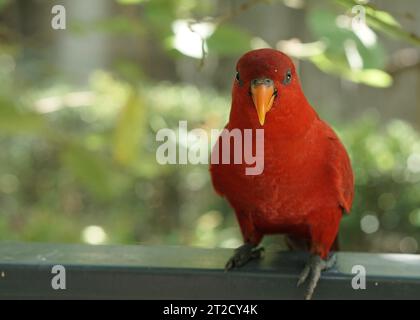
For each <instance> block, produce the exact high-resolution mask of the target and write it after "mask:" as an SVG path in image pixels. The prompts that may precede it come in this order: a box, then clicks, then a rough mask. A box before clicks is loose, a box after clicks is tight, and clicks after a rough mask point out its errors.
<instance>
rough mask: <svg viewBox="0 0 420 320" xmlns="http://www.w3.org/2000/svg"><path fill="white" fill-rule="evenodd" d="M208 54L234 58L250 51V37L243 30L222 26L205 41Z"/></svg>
mask: <svg viewBox="0 0 420 320" xmlns="http://www.w3.org/2000/svg"><path fill="white" fill-rule="evenodd" d="M207 45H208V47H209V51H210V52H215V53H217V54H220V55H227V56H230V55H232V56H235V55H238V54H242V53H244V52H246V51H248V50H250V49H251V36H250V35H249V34H247V33H246V32H244V31H243V30H241V29H239V28H237V27H233V26H231V25H227V24H223V25H221V26H219V27H218V28H217V29H216V31H215V32H214V33H213V34H212V35H211V36H210V37H209V38H208V39H207Z"/></svg>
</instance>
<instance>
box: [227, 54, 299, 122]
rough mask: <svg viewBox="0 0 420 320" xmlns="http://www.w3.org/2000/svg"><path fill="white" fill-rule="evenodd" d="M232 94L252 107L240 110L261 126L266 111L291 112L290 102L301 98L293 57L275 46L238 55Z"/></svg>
mask: <svg viewBox="0 0 420 320" xmlns="http://www.w3.org/2000/svg"><path fill="white" fill-rule="evenodd" d="M232 96H233V99H234V100H235V98H236V99H240V103H239V104H240V105H242V106H243V107H245V106H249V107H251V108H248V109H253V110H252V112H251V111H250V110H242V112H244V113H246V114H247V115H248V116H249V117H251V118H255V119H256V120H258V122H259V124H260V125H261V126H263V125H264V123H265V122H266V117H267V115H268V114H273V116H275V115H276V114H277V116H279V115H280V114H281V113H290V108H291V107H293V106H292V105H291V104H293V102H296V101H299V100H301V99H302V98H303V94H302V92H301V89H300V84H299V81H298V78H297V75H296V71H295V66H294V64H293V62H292V60H291V59H290V58H289V57H288V56H287V55H286V54H284V53H282V52H280V51H277V50H274V49H258V50H253V51H250V52H247V53H245V54H244V55H243V56H242V57H241V58H240V59H239V61H238V63H237V65H236V77H235V80H234V84H233V89H232Z"/></svg>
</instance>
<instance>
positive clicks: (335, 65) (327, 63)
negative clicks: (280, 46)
mask: <svg viewBox="0 0 420 320" xmlns="http://www.w3.org/2000/svg"><path fill="white" fill-rule="evenodd" d="M310 60H311V61H312V63H313V64H315V65H316V66H317V67H318V68H319V69H320V70H322V71H323V72H326V73H332V74H336V75H339V76H342V77H344V78H345V79H347V80H350V81H353V82H357V83H363V84H366V85H369V86H373V87H378V88H386V87H389V86H391V85H392V77H391V76H390V75H389V74H388V73H386V72H385V71H382V70H379V69H360V70H358V69H351V68H349V66H348V65H347V63H345V62H344V61H340V60H339V59H336V58H335V59H333V58H331V57H329V56H328V55H327V54H324V53H323V54H320V55H317V56H313V57H311V58H310Z"/></svg>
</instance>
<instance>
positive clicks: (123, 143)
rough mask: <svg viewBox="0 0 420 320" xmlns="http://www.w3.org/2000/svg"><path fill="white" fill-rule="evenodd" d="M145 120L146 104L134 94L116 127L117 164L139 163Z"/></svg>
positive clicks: (125, 106)
mask: <svg viewBox="0 0 420 320" xmlns="http://www.w3.org/2000/svg"><path fill="white" fill-rule="evenodd" d="M145 120H146V119H145V106H144V102H143V101H142V100H141V98H140V97H139V95H138V94H137V93H134V92H133V93H132V94H131V95H130V97H129V98H128V100H127V102H126V104H125V105H124V106H123V107H122V108H121V111H120V114H119V118H118V121H117V125H116V127H115V132H114V144H113V155H114V159H115V160H116V161H117V163H119V164H122V165H126V166H127V165H132V164H133V163H135V162H137V161H139V156H140V150H141V149H140V146H141V141H142V140H143V138H144V133H145Z"/></svg>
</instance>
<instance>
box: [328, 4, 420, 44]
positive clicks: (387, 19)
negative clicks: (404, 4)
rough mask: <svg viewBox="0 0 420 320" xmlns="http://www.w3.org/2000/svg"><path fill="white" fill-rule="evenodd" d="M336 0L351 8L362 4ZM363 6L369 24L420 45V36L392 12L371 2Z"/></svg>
mask: <svg viewBox="0 0 420 320" xmlns="http://www.w3.org/2000/svg"><path fill="white" fill-rule="evenodd" d="M334 1H335V2H336V3H338V4H340V5H342V6H344V7H345V8H347V9H349V10H351V9H352V8H353V7H354V6H356V5H360V4H359V3H358V2H357V1H356V0H334ZM363 7H364V8H366V22H367V24H368V25H369V26H371V27H372V28H374V29H376V30H378V31H381V32H384V33H386V34H388V35H390V36H393V37H396V38H399V39H402V40H405V41H408V42H410V43H412V44H414V45H420V37H419V36H418V35H416V34H415V33H413V32H408V31H406V30H404V29H403V28H402V27H401V26H400V24H399V23H398V21H397V20H396V19H395V18H394V17H393V16H392V15H391V14H390V13H388V12H386V11H381V10H378V9H376V8H374V7H373V6H370V5H369V4H365V5H363Z"/></svg>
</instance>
